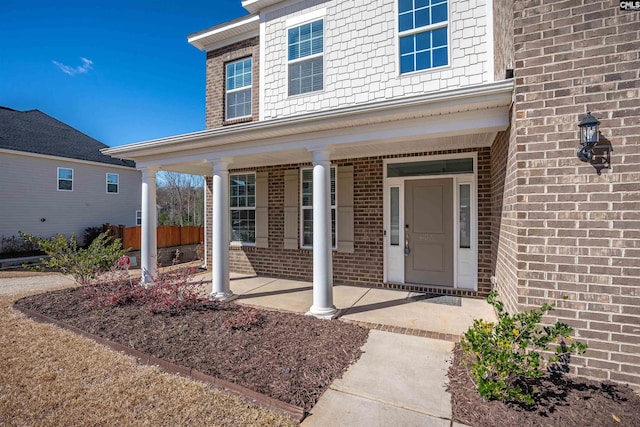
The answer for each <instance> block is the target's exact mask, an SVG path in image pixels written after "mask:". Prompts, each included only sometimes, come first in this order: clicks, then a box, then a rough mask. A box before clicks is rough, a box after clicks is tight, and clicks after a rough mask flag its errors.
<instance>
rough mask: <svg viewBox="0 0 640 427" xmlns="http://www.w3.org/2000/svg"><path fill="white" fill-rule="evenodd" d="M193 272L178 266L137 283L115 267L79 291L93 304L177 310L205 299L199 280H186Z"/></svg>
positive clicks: (126, 273) (154, 310) (150, 309)
mask: <svg viewBox="0 0 640 427" xmlns="http://www.w3.org/2000/svg"><path fill="white" fill-rule="evenodd" d="M194 272H195V269H193V268H188V267H184V268H179V269H175V270H172V271H167V272H163V273H159V274H158V276H157V277H156V278H155V282H154V283H153V284H149V285H141V284H140V280H139V279H135V280H132V279H131V278H130V277H129V273H128V271H126V270H125V269H122V268H120V267H119V266H116V267H114V268H113V269H112V270H111V271H110V272H109V273H107V274H105V275H102V276H100V278H99V279H98V280H95V281H94V282H92V283H89V284H87V285H85V286H83V291H84V292H85V295H86V296H87V297H88V298H89V299H91V300H92V302H93V304H94V305H95V306H97V307H108V306H115V305H122V304H142V305H145V306H147V307H148V308H149V311H150V312H151V313H161V312H179V311H182V310H184V309H186V308H190V307H197V306H201V305H202V304H204V303H205V302H207V298H206V297H204V296H203V295H202V293H201V292H200V291H199V289H198V288H199V286H200V285H201V284H202V282H192V281H190V280H189V278H190V277H191V276H192V275H193V274H194Z"/></svg>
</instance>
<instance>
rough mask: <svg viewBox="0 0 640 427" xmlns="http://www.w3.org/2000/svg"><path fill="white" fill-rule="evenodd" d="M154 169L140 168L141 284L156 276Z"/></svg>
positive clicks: (150, 280)
mask: <svg viewBox="0 0 640 427" xmlns="http://www.w3.org/2000/svg"><path fill="white" fill-rule="evenodd" d="M156 209H157V208H156V170H155V169H152V168H144V169H143V170H142V241H141V248H140V249H141V251H140V252H141V254H140V258H141V259H140V268H141V269H142V279H141V281H142V284H151V283H153V282H154V280H155V277H156V265H157V262H158V244H157V239H156V225H157V224H156Z"/></svg>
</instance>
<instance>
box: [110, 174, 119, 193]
mask: <svg viewBox="0 0 640 427" xmlns="http://www.w3.org/2000/svg"><path fill="white" fill-rule="evenodd" d="M119 186H120V176H119V175H118V174H117V173H108V174H107V193H113V194H118V190H119Z"/></svg>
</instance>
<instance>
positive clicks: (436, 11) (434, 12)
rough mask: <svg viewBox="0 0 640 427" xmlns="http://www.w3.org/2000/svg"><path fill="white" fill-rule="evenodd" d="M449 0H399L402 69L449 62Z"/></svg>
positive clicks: (406, 70) (404, 70)
mask: <svg viewBox="0 0 640 427" xmlns="http://www.w3.org/2000/svg"><path fill="white" fill-rule="evenodd" d="M448 26H449V7H448V0H398V36H399V38H400V43H399V45H400V73H401V74H403V73H410V72H412V71H418V70H426V69H429V68H436V67H442V66H445V65H448V64H449V28H448Z"/></svg>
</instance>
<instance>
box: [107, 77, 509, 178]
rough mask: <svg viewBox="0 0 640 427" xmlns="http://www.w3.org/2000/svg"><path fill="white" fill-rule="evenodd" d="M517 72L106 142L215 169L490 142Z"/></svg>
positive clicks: (142, 162)
mask: <svg viewBox="0 0 640 427" xmlns="http://www.w3.org/2000/svg"><path fill="white" fill-rule="evenodd" d="M512 88H513V82H512V81H511V80H508V81H501V82H498V83H491V84H485V85H481V86H476V87H473V88H465V89H456V90H450V91H443V92H439V93H436V94H427V95H421V96H418V97H412V98H405V99H402V100H391V101H383V102H380V103H375V104H367V105H361V106H356V107H349V108H343V109H338V110H331V111H326V112H319V113H312V114H305V115H300V116H295V117H286V118H282V119H272V120H265V121H260V122H253V123H248V124H245V125H237V126H233V127H224V128H219V129H212V130H206V131H201V132H195V133H191V134H185V135H178V136H174V137H168V138H163V139H159V140H153V141H146V142H141V143H136V144H131V145H126V146H121V147H113V148H109V149H105V150H103V152H104V153H105V154H109V155H111V156H115V157H121V158H125V159H131V160H135V161H136V164H137V166H138V168H140V169H142V168H145V167H155V168H159V169H162V170H171V171H176V172H184V173H191V174H198V175H210V174H211V162H212V161H213V160H214V159H217V158H227V159H229V160H230V161H231V163H230V167H231V168H234V169H239V168H253V167H258V166H268V165H277V164H290V163H305V162H311V160H312V151H313V150H317V149H329V150H331V158H332V159H346V158H358V157H369V156H381V155H391V154H407V153H414V152H424V151H436V150H445V149H447V150H448V149H458V148H476V147H486V146H490V145H491V143H492V141H493V139H494V137H495V135H496V133H497V132H498V131H501V130H504V129H506V127H507V126H508V123H509V107H510V105H511V95H512Z"/></svg>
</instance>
